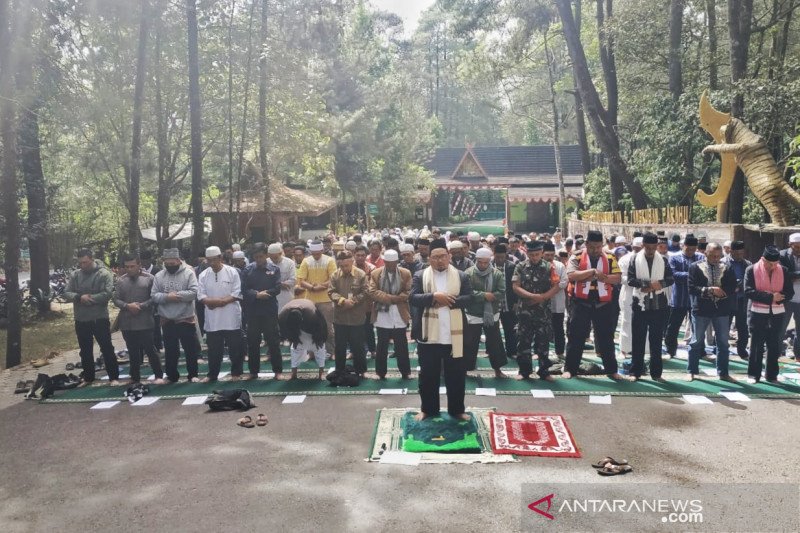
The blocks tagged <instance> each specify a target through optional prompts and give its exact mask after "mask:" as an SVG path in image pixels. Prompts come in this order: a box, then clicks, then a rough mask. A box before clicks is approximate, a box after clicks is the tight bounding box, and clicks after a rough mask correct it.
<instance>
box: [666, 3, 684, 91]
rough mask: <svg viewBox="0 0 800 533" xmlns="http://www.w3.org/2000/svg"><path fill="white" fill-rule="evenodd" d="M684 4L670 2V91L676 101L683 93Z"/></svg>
mask: <svg viewBox="0 0 800 533" xmlns="http://www.w3.org/2000/svg"><path fill="white" fill-rule="evenodd" d="M683 5H684V0H671V1H670V3H669V92H670V94H671V95H672V99H673V100H674V101H676V102H677V101H678V99H679V98H680V97H681V94H683V65H682V63H681V55H682V54H681V52H682V47H681V34H682V32H683Z"/></svg>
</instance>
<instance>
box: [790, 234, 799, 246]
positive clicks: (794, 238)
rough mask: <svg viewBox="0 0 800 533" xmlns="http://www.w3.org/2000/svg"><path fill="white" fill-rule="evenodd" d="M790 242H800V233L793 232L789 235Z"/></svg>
mask: <svg viewBox="0 0 800 533" xmlns="http://www.w3.org/2000/svg"><path fill="white" fill-rule="evenodd" d="M789 242H790V243H791V244H794V243H796V242H800V233H792V234H791V235H789Z"/></svg>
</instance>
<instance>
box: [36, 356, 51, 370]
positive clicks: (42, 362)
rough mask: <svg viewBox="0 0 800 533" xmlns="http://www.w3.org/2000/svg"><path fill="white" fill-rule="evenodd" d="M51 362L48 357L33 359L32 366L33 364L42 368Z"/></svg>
mask: <svg viewBox="0 0 800 533" xmlns="http://www.w3.org/2000/svg"><path fill="white" fill-rule="evenodd" d="M49 364H50V360H49V359H47V358H46V357H42V358H41V359H34V360H33V361H31V366H33V368H42V367H43V366H46V365H49Z"/></svg>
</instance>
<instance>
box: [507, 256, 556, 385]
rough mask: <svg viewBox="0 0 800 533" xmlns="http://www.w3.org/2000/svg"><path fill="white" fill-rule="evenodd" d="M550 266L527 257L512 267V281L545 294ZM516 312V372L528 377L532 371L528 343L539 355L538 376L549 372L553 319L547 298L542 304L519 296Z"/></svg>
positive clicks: (537, 292) (551, 268)
mask: <svg viewBox="0 0 800 533" xmlns="http://www.w3.org/2000/svg"><path fill="white" fill-rule="evenodd" d="M552 276H553V265H551V264H550V263H548V262H547V261H545V260H541V261H539V262H538V263H537V264H531V262H530V260H525V261H523V262H521V263H519V264H518V265H517V266H516V268H515V269H514V277H513V278H512V281H514V282H519V285H520V287H521V288H523V289H525V290H526V291H528V292H530V293H534V294H544V293H546V292H547V291H549V290H550V289H551V287H552V286H553V285H552ZM514 307H515V310H516V312H517V318H518V323H517V343H518V344H517V354H518V355H517V363H518V364H519V373H520V375H521V376H523V377H525V378H527V377H528V376H530V375H531V373H533V365H532V362H531V345H533V351H534V352H535V353H536V355H538V356H539V370H538V371H537V374H539V377H546V376H548V375H549V374H550V373H549V371H548V368H550V365H551V363H550V358H549V352H550V341H551V340H552V338H553V322H552V318H551V314H550V301H549V300H547V301H545V302H543V303H541V304H535V303H532V302H531V301H530V300H525V299H523V298H520V299H519V301H518V302H517V303H516V305H515V306H514Z"/></svg>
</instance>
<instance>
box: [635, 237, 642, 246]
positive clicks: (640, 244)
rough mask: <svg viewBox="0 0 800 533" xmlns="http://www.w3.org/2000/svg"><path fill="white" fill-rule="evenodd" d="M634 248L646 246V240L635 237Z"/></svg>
mask: <svg viewBox="0 0 800 533" xmlns="http://www.w3.org/2000/svg"><path fill="white" fill-rule="evenodd" d="M633 246H644V239H643V238H642V237H635V238H634V239H633Z"/></svg>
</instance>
